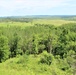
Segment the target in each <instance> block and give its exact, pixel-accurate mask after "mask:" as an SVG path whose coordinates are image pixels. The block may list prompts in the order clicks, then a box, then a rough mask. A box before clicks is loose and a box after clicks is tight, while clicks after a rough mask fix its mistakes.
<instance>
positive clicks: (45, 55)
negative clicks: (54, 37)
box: [40, 51, 54, 65]
mask: <svg viewBox="0 0 76 75" xmlns="http://www.w3.org/2000/svg"><path fill="white" fill-rule="evenodd" d="M53 59H54V57H53V55H52V54H48V53H47V52H46V51H44V52H43V53H42V55H41V58H40V63H44V64H47V65H50V64H51V63H52V61H53Z"/></svg>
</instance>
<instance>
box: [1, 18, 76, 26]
mask: <svg viewBox="0 0 76 75" xmlns="http://www.w3.org/2000/svg"><path fill="white" fill-rule="evenodd" d="M67 23H76V21H68V20H61V19H58V20H51V19H36V20H35V19H34V20H33V21H32V22H28V23H26V22H0V27H9V26H16V27H17V26H19V27H27V26H34V25H35V24H41V25H55V26H61V25H63V24H67Z"/></svg>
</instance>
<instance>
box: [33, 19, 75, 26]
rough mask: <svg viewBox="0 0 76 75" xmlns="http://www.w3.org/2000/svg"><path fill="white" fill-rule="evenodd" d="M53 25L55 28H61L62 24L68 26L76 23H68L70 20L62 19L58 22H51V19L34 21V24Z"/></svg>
mask: <svg viewBox="0 0 76 75" xmlns="http://www.w3.org/2000/svg"><path fill="white" fill-rule="evenodd" d="M37 23H38V24H47V25H48V24H51V25H55V26H60V25H62V24H67V23H76V21H68V20H61V19H57V20H50V19H38V20H34V24H37Z"/></svg>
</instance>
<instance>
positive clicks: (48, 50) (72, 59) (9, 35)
mask: <svg viewBox="0 0 76 75" xmlns="http://www.w3.org/2000/svg"><path fill="white" fill-rule="evenodd" d="M14 21H15V22H26V23H29V22H30V23H32V22H33V19H29V18H25V19H16V18H15V19H11V21H10V20H9V18H8V19H0V22H5V23H6V24H5V27H3V26H0V63H1V64H0V67H1V66H2V64H3V63H6V65H9V66H10V64H11V65H12V66H11V69H12V68H13V67H14V69H15V70H21V69H22V70H23V71H24V72H25V73H22V74H18V75H25V74H27V75H30V74H32V75H76V23H67V24H63V25H61V26H55V25H51V24H39V23H38V24H37V23H36V24H34V25H33V26H26V27H20V26H13V25H12V26H11V25H10V24H9V22H11V23H13V22H14ZM8 24H9V25H8ZM17 59H18V60H17ZM7 61H8V62H9V63H8V62H7ZM14 65H15V66H14ZM20 65H23V66H20ZM16 66H17V67H18V68H17V67H16ZM6 67H7V66H6ZM24 67H25V68H24ZM29 69H30V71H29ZM0 70H1V69H0ZM14 72H16V71H14ZM27 72H28V73H27ZM0 73H1V75H3V72H2V70H1V71H0ZM12 73H13V72H12ZM10 74H11V72H10ZM10 74H6V72H5V75H10ZM11 75H12V74H11ZM16 75H17V74H16Z"/></svg>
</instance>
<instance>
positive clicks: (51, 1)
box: [0, 0, 76, 16]
mask: <svg viewBox="0 0 76 75" xmlns="http://www.w3.org/2000/svg"><path fill="white" fill-rule="evenodd" d="M26 15H76V0H0V16H26Z"/></svg>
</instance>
